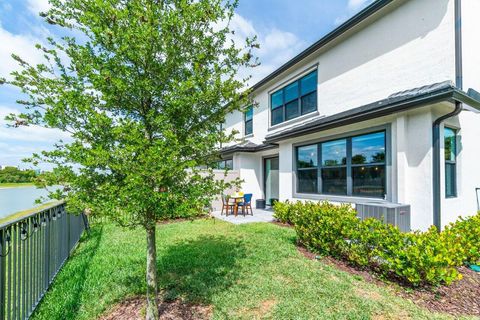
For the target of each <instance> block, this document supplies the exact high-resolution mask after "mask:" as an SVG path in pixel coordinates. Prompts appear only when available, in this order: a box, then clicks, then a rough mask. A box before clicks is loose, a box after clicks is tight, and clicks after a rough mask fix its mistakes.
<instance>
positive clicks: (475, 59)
mask: <svg viewBox="0 0 480 320" xmlns="http://www.w3.org/2000/svg"><path fill="white" fill-rule="evenodd" d="M479 17H480V1H479V0H462V43H463V44H462V47H463V50H462V52H463V87H464V89H465V90H467V89H468V88H473V89H475V90H477V91H480V41H479V32H480V18H479Z"/></svg>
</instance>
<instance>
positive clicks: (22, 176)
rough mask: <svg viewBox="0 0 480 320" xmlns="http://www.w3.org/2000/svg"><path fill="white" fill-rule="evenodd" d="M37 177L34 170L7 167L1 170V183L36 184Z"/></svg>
mask: <svg viewBox="0 0 480 320" xmlns="http://www.w3.org/2000/svg"><path fill="white" fill-rule="evenodd" d="M36 176H37V175H36V173H35V171H34V170H28V169H25V170H20V169H18V168H16V167H5V168H4V169H3V170H0V183H23V182H34V180H35V177H36Z"/></svg>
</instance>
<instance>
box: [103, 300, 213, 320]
mask: <svg viewBox="0 0 480 320" xmlns="http://www.w3.org/2000/svg"><path fill="white" fill-rule="evenodd" d="M158 304H159V306H158V313H159V315H160V319H162V320H206V319H210V318H211V314H212V307H211V306H202V305H194V304H189V303H185V302H182V301H180V300H174V301H168V302H164V301H159V302H158ZM145 305H146V302H145V297H136V298H131V299H127V300H125V301H122V302H121V303H119V304H118V305H116V306H115V307H114V308H113V309H111V310H110V311H109V312H108V314H107V315H105V316H102V317H100V320H143V319H145Z"/></svg>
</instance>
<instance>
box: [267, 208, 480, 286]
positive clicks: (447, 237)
mask: <svg viewBox="0 0 480 320" xmlns="http://www.w3.org/2000/svg"><path fill="white" fill-rule="evenodd" d="M274 210H275V216H276V217H277V218H278V219H279V220H280V221H282V222H285V223H291V224H293V225H294V227H295V230H296V232H297V236H298V239H299V242H300V243H302V244H303V245H305V246H306V247H307V248H309V249H310V250H312V251H314V252H317V253H319V254H322V255H328V256H333V257H336V258H340V259H345V260H347V261H348V262H350V263H352V264H354V265H357V266H360V267H366V268H369V269H373V270H375V271H377V272H379V273H381V274H383V275H385V276H389V277H394V278H397V279H399V280H400V281H403V282H406V283H408V284H410V285H413V286H419V285H427V284H428V285H439V284H442V283H445V284H450V283H451V282H453V281H455V280H458V279H461V274H460V273H459V272H458V270H457V267H459V266H461V265H463V264H464V263H465V262H476V261H478V260H479V259H480V253H479V249H480V244H479V243H478V235H479V234H480V214H479V215H477V216H475V217H471V218H469V219H460V220H459V221H458V222H456V223H454V224H451V225H449V226H448V227H447V228H446V229H445V231H443V232H441V233H439V232H438V231H437V229H436V228H435V227H432V228H430V229H429V230H428V231H426V232H413V233H403V232H401V231H400V230H399V229H398V228H397V227H395V226H392V225H389V224H384V223H382V222H381V221H379V220H376V219H373V218H371V219H367V220H363V221H361V220H359V219H358V218H357V213H356V211H355V210H354V209H353V208H352V207H351V206H350V205H334V204H332V203H328V202H323V203H316V202H305V203H302V202H297V203H288V202H285V203H281V202H279V203H277V204H276V205H275V208H274Z"/></svg>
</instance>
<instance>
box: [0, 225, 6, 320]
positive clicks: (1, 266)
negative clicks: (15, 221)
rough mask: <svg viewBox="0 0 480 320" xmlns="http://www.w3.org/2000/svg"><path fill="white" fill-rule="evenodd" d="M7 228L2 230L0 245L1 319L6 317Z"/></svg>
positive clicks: (0, 232)
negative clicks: (0, 248)
mask: <svg viewBox="0 0 480 320" xmlns="http://www.w3.org/2000/svg"><path fill="white" fill-rule="evenodd" d="M5 231H6V230H5V229H2V230H1V231H0V245H1V246H2V250H1V257H0V259H1V262H0V319H2V320H3V319H5V309H6V308H5V307H6V306H5V271H6V269H5V266H6V263H5V260H6V259H7V250H6V248H5V243H6V241H5V240H6V235H5Z"/></svg>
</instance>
